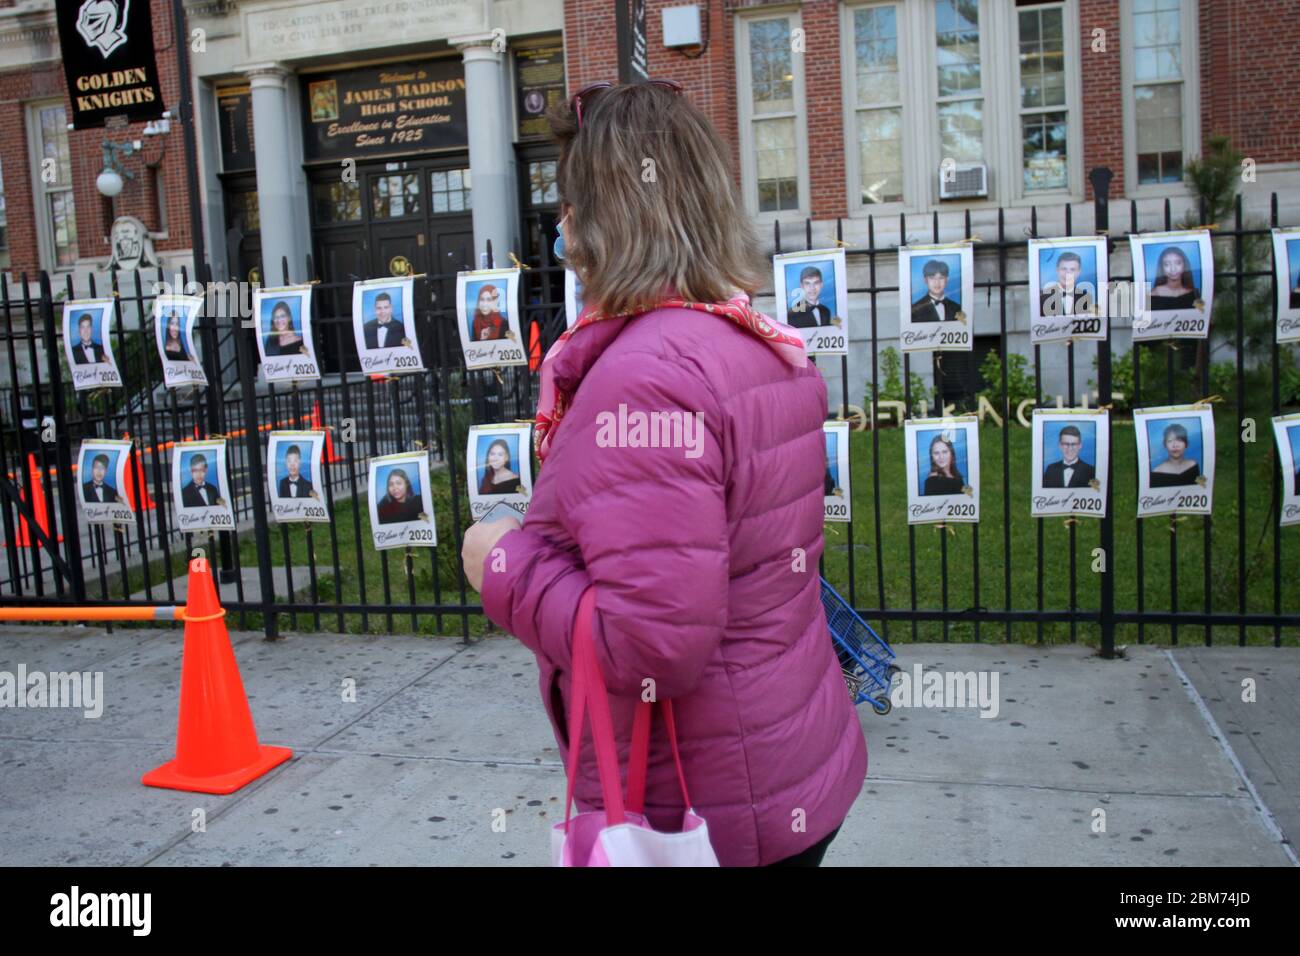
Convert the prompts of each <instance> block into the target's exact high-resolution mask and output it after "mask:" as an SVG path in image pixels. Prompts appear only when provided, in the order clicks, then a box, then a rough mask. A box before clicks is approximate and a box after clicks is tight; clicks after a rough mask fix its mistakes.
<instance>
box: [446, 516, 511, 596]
mask: <svg viewBox="0 0 1300 956" xmlns="http://www.w3.org/2000/svg"><path fill="white" fill-rule="evenodd" d="M522 527H523V525H522V524H521V523H520V521H519V519H518V518H511V517H508V516H507V517H505V518H498V519H497V520H496V521H491V522H488V523H487V524H484V523H483V522H479V523H478V524H475V525H471V526H470V528H469V530H468V531H466V532H465V541H464V543H463V544H462V545H461V548H460V559H461V561H462V562H463V563H464V565H465V577H466V578H468V579H469V583H470V584H471V585H472V586H473V588H474V590H475V591H480V592H481V591H482V590H483V561H484V559H485V558H487V556H488V555H489V554H490V553H491V552H492V549H493V548H494V547H496V543H497V542H498V541H499V540H501V536H502V535H504V534H506V533H507V532H509V531H514V530H515V529H516V528H522Z"/></svg>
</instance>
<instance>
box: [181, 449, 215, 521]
mask: <svg viewBox="0 0 1300 956" xmlns="http://www.w3.org/2000/svg"><path fill="white" fill-rule="evenodd" d="M220 497H221V490H220V489H219V488H217V486H216V485H214V484H212V482H210V481H208V459H207V458H206V457H204V456H203V455H201V454H195V455H194V457H192V458H191V459H190V481H189V484H187V485H185V486H183V487H182V488H181V505H182V506H184V507H186V508H207V507H209V506H211V505H216V504H219V503H220V502H219V499H220Z"/></svg>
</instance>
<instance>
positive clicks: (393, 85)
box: [303, 59, 468, 159]
mask: <svg viewBox="0 0 1300 956" xmlns="http://www.w3.org/2000/svg"><path fill="white" fill-rule="evenodd" d="M303 87H304V89H303V93H304V95H303V102H304V103H305V104H306V109H307V115H306V117H305V118H304V119H305V127H306V136H305V137H304V144H305V153H306V155H307V158H308V159H335V158H346V157H352V156H358V155H376V154H396V153H406V152H417V151H423V150H434V149H449V148H463V147H464V146H465V145H466V144H467V143H468V134H467V132H466V125H465V76H464V73H463V71H462V66H461V63H460V61H459V60H458V59H443V60H429V61H424V62H420V63H398V64H385V65H383V66H375V67H362V68H359V69H355V70H346V71H343V72H340V73H333V74H326V75H321V74H312V75H308V76H305V77H304V78H303Z"/></svg>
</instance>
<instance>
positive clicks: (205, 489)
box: [172, 438, 235, 531]
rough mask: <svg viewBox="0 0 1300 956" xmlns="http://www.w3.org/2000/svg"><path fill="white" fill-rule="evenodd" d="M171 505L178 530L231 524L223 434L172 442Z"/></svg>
mask: <svg viewBox="0 0 1300 956" xmlns="http://www.w3.org/2000/svg"><path fill="white" fill-rule="evenodd" d="M172 506H173V508H174V514H175V515H176V527H177V529H179V530H180V531H198V530H201V529H204V528H222V529H225V530H227V531H229V530H230V529H232V528H233V527H234V526H235V513H234V511H233V510H232V509H231V506H230V481H229V479H227V477H226V441H225V439H224V438H208V439H203V440H201V441H180V442H177V443H176V444H175V445H173V446H172Z"/></svg>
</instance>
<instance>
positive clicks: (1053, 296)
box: [1040, 252, 1091, 315]
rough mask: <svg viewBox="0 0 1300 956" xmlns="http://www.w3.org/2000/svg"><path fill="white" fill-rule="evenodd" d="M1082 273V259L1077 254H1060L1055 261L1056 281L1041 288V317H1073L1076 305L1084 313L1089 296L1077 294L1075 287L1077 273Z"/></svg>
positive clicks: (1083, 293)
mask: <svg viewBox="0 0 1300 956" xmlns="http://www.w3.org/2000/svg"><path fill="white" fill-rule="evenodd" d="M1082 271H1083V259H1082V258H1080V256H1079V254H1078V253H1077V252H1062V253H1061V254H1060V256H1059V257H1057V260H1056V279H1055V281H1053V282H1049V283H1048V284H1047V285H1045V286H1044V287H1043V291H1042V293H1041V296H1040V308H1041V310H1042V314H1043V315H1074V314H1075V312H1076V305H1078V306H1082V307H1083V309H1082V311H1086V310H1087V308H1088V306H1089V305H1090V304H1091V303H1090V302H1089V298H1090V297H1089V296H1088V294H1087V293H1085V292H1077V291H1076V290H1075V286H1076V285H1077V284H1078V281H1079V273H1081V272H1082Z"/></svg>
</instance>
